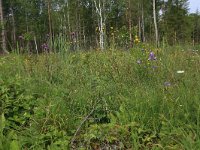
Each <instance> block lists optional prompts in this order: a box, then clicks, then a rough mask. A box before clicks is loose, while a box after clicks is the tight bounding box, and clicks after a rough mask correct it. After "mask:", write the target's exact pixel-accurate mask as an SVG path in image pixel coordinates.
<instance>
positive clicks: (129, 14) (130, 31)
mask: <svg viewBox="0 0 200 150" xmlns="http://www.w3.org/2000/svg"><path fill="white" fill-rule="evenodd" d="M128 26H129V47H130V48H132V47H133V36H132V20H131V1H130V0H129V1H128Z"/></svg>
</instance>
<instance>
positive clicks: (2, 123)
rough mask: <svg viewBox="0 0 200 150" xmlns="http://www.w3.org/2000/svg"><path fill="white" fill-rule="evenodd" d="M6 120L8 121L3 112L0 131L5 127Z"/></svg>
mask: <svg viewBox="0 0 200 150" xmlns="http://www.w3.org/2000/svg"><path fill="white" fill-rule="evenodd" d="M5 122H6V119H5V117H4V114H1V118H0V132H3V129H4V128H5Z"/></svg>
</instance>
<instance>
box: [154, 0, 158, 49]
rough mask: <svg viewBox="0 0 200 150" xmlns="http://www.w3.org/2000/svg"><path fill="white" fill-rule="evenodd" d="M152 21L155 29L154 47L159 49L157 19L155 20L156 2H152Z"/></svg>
mask: <svg viewBox="0 0 200 150" xmlns="http://www.w3.org/2000/svg"><path fill="white" fill-rule="evenodd" d="M153 19H154V27H155V38H156V46H157V47H159V39H158V26H157V21H156V20H157V18H156V0H153Z"/></svg>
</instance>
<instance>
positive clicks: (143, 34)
mask: <svg viewBox="0 0 200 150" xmlns="http://www.w3.org/2000/svg"><path fill="white" fill-rule="evenodd" d="M141 24H142V25H141V26H142V42H145V29H144V6H143V1H142V23H141Z"/></svg>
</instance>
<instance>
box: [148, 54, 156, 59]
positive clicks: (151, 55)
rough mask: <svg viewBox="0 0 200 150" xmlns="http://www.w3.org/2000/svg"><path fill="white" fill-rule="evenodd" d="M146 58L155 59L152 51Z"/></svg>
mask: <svg viewBox="0 0 200 150" xmlns="http://www.w3.org/2000/svg"><path fill="white" fill-rule="evenodd" d="M148 60H156V57H155V54H154V52H150V54H149V58H148Z"/></svg>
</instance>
